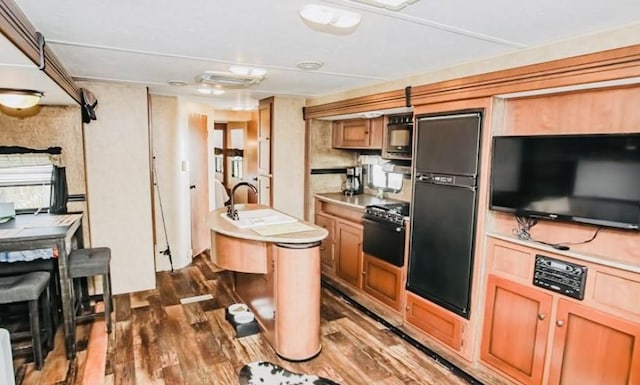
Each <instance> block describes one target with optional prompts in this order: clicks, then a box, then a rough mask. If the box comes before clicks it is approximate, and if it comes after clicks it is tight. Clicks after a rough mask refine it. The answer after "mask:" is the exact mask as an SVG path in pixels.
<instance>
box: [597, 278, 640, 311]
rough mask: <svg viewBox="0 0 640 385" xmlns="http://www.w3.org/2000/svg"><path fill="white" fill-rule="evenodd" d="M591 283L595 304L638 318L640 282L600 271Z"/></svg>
mask: <svg viewBox="0 0 640 385" xmlns="http://www.w3.org/2000/svg"><path fill="white" fill-rule="evenodd" d="M593 282H594V289H593V300H594V301H595V302H598V303H601V304H603V305H606V306H610V307H612V308H615V309H618V310H622V311H624V312H628V313H631V314H633V315H634V316H640V282H638V281H636V280H634V279H632V278H625V277H621V276H617V275H613V274H608V273H605V272H601V271H596V272H595V279H594V280H593Z"/></svg>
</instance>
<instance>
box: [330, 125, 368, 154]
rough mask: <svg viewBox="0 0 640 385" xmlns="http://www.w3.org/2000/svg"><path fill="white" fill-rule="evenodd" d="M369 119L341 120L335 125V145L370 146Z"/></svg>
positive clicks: (341, 146)
mask: <svg viewBox="0 0 640 385" xmlns="http://www.w3.org/2000/svg"><path fill="white" fill-rule="evenodd" d="M370 123H371V122H370V121H369V119H350V120H340V121H337V122H335V123H334V125H333V146H334V147H340V148H368V147H369V146H370V143H371V141H370V138H371V136H370Z"/></svg>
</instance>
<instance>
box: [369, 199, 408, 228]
mask: <svg viewBox="0 0 640 385" xmlns="http://www.w3.org/2000/svg"><path fill="white" fill-rule="evenodd" d="M364 212H365V215H364V216H365V218H368V219H371V220H377V221H387V222H391V223H394V224H398V225H403V224H404V218H405V217H407V216H409V203H404V202H401V203H385V204H377V205H370V206H367V207H365V210H364Z"/></svg>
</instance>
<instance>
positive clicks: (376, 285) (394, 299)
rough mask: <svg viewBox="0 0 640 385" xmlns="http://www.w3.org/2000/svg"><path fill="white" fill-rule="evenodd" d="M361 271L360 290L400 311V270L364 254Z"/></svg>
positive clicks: (401, 288)
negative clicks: (362, 272)
mask: <svg viewBox="0 0 640 385" xmlns="http://www.w3.org/2000/svg"><path fill="white" fill-rule="evenodd" d="M363 271H364V274H363V280H362V290H364V291H365V292H366V293H368V294H370V295H371V296H372V297H374V298H377V299H379V300H380V301H382V302H383V303H385V304H387V305H389V306H391V307H392V308H394V309H396V310H400V305H401V299H402V294H403V287H402V270H401V269H400V268H399V267H397V266H394V265H392V264H390V263H387V262H385V261H382V260H380V259H378V258H375V257H372V256H370V255H368V254H366V253H365V254H364V257H363Z"/></svg>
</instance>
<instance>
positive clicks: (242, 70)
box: [229, 65, 267, 77]
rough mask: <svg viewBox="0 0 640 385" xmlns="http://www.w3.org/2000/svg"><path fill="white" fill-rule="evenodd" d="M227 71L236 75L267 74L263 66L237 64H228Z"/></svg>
mask: <svg viewBox="0 0 640 385" xmlns="http://www.w3.org/2000/svg"><path fill="white" fill-rule="evenodd" d="M229 72H231V73H232V74H236V75H243V76H255V77H263V76H264V75H266V74H267V70H265V69H263V68H255V67H245V66H238V65H231V66H229Z"/></svg>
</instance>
